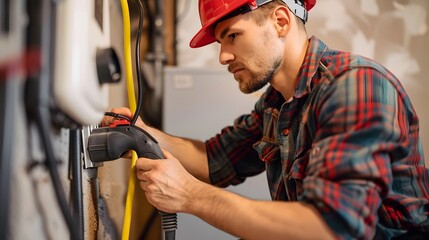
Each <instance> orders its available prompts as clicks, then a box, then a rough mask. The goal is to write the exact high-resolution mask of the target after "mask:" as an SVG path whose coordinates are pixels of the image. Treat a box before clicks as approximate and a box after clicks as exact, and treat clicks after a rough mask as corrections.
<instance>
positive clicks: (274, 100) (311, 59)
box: [264, 36, 328, 107]
mask: <svg viewBox="0 0 429 240" xmlns="http://www.w3.org/2000/svg"><path fill="white" fill-rule="evenodd" d="M327 49H328V47H327V46H326V44H325V43H323V42H322V41H321V40H319V39H318V38H317V37H315V36H312V37H311V38H310V39H309V44H308V48H307V53H306V54H305V58H304V61H303V63H302V65H301V68H300V70H299V72H298V77H297V79H296V81H297V84H296V88H295V92H294V94H293V97H294V98H301V97H303V96H305V95H307V94H308V93H309V92H310V90H311V87H312V84H311V83H312V82H313V76H314V75H315V74H316V73H317V69H318V67H319V64H320V60H321V59H322V57H323V53H324V52H325V51H326V50H327ZM266 94H267V96H266V98H265V102H264V105H265V107H273V106H278V105H279V104H281V103H283V102H284V101H285V99H284V98H283V96H282V95H281V94H280V92H278V91H277V90H275V89H274V88H273V87H271V86H270V87H269V88H268V89H267V92H266Z"/></svg>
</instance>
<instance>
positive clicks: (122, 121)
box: [109, 119, 130, 128]
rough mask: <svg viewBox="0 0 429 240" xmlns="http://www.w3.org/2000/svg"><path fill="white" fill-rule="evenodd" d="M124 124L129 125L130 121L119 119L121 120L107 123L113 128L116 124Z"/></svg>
mask: <svg viewBox="0 0 429 240" xmlns="http://www.w3.org/2000/svg"><path fill="white" fill-rule="evenodd" d="M124 125H125V126H129V125H130V122H129V121H128V120H126V119H121V120H117V121H114V122H113V123H112V124H110V125H109V127H111V128H114V127H117V126H124Z"/></svg>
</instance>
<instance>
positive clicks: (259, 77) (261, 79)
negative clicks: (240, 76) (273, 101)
mask: <svg viewBox="0 0 429 240" xmlns="http://www.w3.org/2000/svg"><path fill="white" fill-rule="evenodd" d="M281 62H282V60H281V58H277V59H276V60H275V61H274V62H273V64H272V65H271V67H270V68H269V69H268V70H267V71H265V72H264V73H255V72H250V71H249V72H250V80H249V81H247V82H246V81H239V82H238V83H239V88H240V91H241V92H243V93H245V94H249V93H254V92H256V91H258V90H260V89H261V88H263V87H264V86H265V85H267V84H268V83H269V82H270V81H271V79H273V76H274V74H276V72H277V71H278V69H279V67H280V65H281Z"/></svg>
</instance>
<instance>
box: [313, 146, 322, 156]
mask: <svg viewBox="0 0 429 240" xmlns="http://www.w3.org/2000/svg"><path fill="white" fill-rule="evenodd" d="M319 152H320V147H315V148H313V150H312V151H311V155H313V156H314V155H317V154H318V153H319Z"/></svg>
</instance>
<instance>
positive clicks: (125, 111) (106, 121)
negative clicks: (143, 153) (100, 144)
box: [101, 107, 147, 129]
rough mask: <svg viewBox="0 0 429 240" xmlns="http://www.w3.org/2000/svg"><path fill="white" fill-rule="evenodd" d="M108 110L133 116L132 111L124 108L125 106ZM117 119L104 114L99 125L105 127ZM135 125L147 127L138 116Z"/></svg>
mask: <svg viewBox="0 0 429 240" xmlns="http://www.w3.org/2000/svg"><path fill="white" fill-rule="evenodd" d="M110 111H111V112H113V113H116V114H121V115H124V116H127V117H129V118H131V119H132V118H133V113H132V112H131V110H130V109H129V108H126V107H120V108H112V110H110ZM117 120H119V119H118V118H116V117H112V116H104V118H103V120H102V121H101V126H103V127H107V126H109V125H110V124H112V123H114V122H115V121H117ZM136 126H137V127H139V128H142V129H145V128H146V127H147V126H146V124H145V123H144V122H143V121H142V119H141V118H140V117H138V118H137V121H136Z"/></svg>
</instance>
